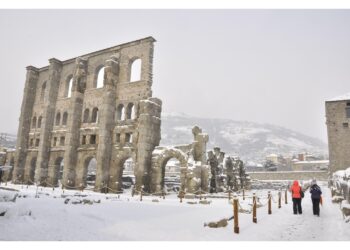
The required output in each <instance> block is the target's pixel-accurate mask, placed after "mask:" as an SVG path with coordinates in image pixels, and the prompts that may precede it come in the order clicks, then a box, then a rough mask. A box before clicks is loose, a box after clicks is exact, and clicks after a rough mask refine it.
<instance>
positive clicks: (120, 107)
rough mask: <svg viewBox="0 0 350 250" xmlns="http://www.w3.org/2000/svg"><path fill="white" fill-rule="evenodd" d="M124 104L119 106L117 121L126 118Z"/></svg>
mask: <svg viewBox="0 0 350 250" xmlns="http://www.w3.org/2000/svg"><path fill="white" fill-rule="evenodd" d="M124 110H125V109H124V105H123V104H119V105H118V107H117V111H116V116H115V117H116V120H117V121H122V120H124V113H125V112H124Z"/></svg>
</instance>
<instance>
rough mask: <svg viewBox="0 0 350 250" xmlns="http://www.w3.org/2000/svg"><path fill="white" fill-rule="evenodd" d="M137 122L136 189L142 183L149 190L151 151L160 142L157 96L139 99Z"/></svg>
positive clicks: (138, 188) (160, 104)
mask: <svg viewBox="0 0 350 250" xmlns="http://www.w3.org/2000/svg"><path fill="white" fill-rule="evenodd" d="M139 105H140V106H139V114H140V115H139V123H138V128H137V131H138V139H137V147H136V148H137V152H136V173H135V178H136V189H137V190H140V188H141V186H142V185H144V186H145V189H146V192H147V191H148V192H149V191H150V179H151V177H150V172H151V162H152V152H153V150H154V148H155V147H156V146H158V145H159V142H160V138H161V135H160V125H161V120H160V114H161V111H162V101H161V100H160V99H158V98H149V99H147V100H141V101H140V103H139Z"/></svg>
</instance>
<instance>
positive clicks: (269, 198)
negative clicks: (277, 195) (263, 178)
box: [267, 191, 272, 214]
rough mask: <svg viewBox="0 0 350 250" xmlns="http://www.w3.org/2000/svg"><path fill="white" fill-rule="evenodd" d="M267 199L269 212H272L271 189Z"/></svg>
mask: <svg viewBox="0 0 350 250" xmlns="http://www.w3.org/2000/svg"><path fill="white" fill-rule="evenodd" d="M267 199H268V214H272V211H271V191H269V192H268V195H267Z"/></svg>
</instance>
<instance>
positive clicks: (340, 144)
mask: <svg viewBox="0 0 350 250" xmlns="http://www.w3.org/2000/svg"><path fill="white" fill-rule="evenodd" d="M325 106H326V125H327V134H328V150H329V170H330V172H331V173H333V172H335V171H337V170H344V169H347V168H348V167H350V128H349V123H350V93H348V94H346V95H343V96H339V97H336V98H333V99H330V100H327V101H326V103H325Z"/></svg>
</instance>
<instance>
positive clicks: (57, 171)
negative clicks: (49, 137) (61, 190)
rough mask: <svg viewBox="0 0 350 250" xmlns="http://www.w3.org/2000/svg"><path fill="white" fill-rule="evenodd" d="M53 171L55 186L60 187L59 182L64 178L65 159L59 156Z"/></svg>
mask: <svg viewBox="0 0 350 250" xmlns="http://www.w3.org/2000/svg"><path fill="white" fill-rule="evenodd" d="M54 164H55V165H54V169H53V170H54V171H53V185H55V186H57V185H59V184H60V183H59V181H62V178H63V169H64V160H63V157H61V156H59V157H57V158H56V160H55V163H54Z"/></svg>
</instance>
